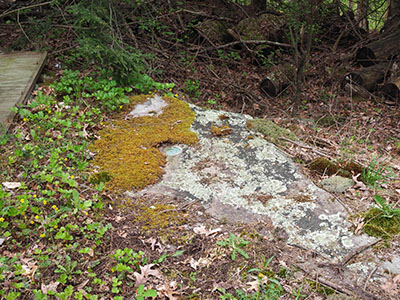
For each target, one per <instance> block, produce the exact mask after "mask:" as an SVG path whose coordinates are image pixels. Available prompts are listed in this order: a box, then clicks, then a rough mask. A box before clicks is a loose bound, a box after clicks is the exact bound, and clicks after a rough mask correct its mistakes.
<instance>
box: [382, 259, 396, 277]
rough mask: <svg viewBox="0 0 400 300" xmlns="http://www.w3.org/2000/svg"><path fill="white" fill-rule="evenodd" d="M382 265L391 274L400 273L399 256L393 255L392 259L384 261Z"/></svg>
mask: <svg viewBox="0 0 400 300" xmlns="http://www.w3.org/2000/svg"><path fill="white" fill-rule="evenodd" d="M382 267H383V268H385V269H386V270H387V271H389V272H390V273H392V274H400V256H395V257H393V258H392V261H385V262H384V263H383V264H382Z"/></svg>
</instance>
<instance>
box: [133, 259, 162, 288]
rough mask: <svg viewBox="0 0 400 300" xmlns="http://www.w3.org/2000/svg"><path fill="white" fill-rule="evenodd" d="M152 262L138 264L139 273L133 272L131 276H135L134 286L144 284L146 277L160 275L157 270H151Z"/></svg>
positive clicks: (158, 276)
mask: <svg viewBox="0 0 400 300" xmlns="http://www.w3.org/2000/svg"><path fill="white" fill-rule="evenodd" d="M153 266H154V264H148V265H145V266H143V267H142V266H140V274H139V273H138V272H134V273H133V276H135V278H136V282H135V287H138V286H139V285H141V284H145V283H146V282H147V277H149V276H154V277H157V278H160V277H161V273H160V272H159V271H158V270H152V269H151V268H152V267H153Z"/></svg>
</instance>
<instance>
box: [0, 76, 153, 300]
mask: <svg viewBox="0 0 400 300" xmlns="http://www.w3.org/2000/svg"><path fill="white" fill-rule="evenodd" d="M129 91H130V89H125V88H121V87H117V86H116V83H115V82H114V81H104V80H100V81H98V80H95V79H94V78H92V77H88V76H86V77H80V75H79V72H75V71H65V72H64V74H63V76H62V77H61V78H60V80H58V81H56V82H54V83H53V84H52V85H51V86H50V87H44V88H42V89H41V90H40V91H38V92H37V93H36V96H35V97H34V98H33V100H32V101H30V102H29V103H28V104H27V105H26V106H24V107H21V108H15V109H14V111H15V112H16V113H17V116H18V117H19V119H20V123H19V124H18V125H17V126H16V127H15V129H14V130H13V134H12V135H4V134H3V135H2V139H1V140H2V144H3V145H4V146H5V148H4V149H5V150H4V151H2V152H1V153H0V155H1V156H2V159H5V161H6V166H5V169H4V171H3V174H2V176H3V181H2V186H1V187H0V236H1V237H2V238H1V243H2V244H3V247H6V249H7V251H3V253H2V257H1V258H0V285H1V286H2V289H1V290H0V296H1V297H2V298H4V299H19V298H26V297H28V298H34V299H50V298H57V299H70V298H72V297H73V298H75V299H83V298H85V299H99V298H101V297H103V296H102V295H104V294H108V293H107V292H108V291H111V293H112V294H113V298H114V299H122V297H121V296H120V294H121V292H122V287H123V286H126V285H127V284H128V285H131V286H133V284H134V283H135V281H134V280H130V279H127V278H126V275H127V274H129V273H132V272H134V271H138V270H139V269H140V266H144V265H145V264H146V263H147V259H146V257H145V256H144V253H142V252H140V251H139V252H135V251H134V250H132V249H124V250H118V249H116V251H115V253H114V254H113V255H112V256H111V257H110V256H109V254H108V253H107V251H104V249H106V248H107V246H106V245H108V244H109V243H110V234H109V232H110V230H111V229H112V225H111V223H109V222H107V221H106V220H105V219H104V215H103V206H104V201H103V198H102V189H103V186H104V185H102V184H101V183H100V184H89V183H88V182H87V177H88V175H87V167H88V164H89V160H90V159H91V158H92V154H91V153H90V152H89V151H88V150H87V145H88V140H89V139H91V138H93V135H94V133H95V131H96V129H98V128H101V126H102V122H103V118H104V114H105V113H108V114H109V113H112V112H116V111H118V110H120V109H122V108H123V106H124V105H125V104H127V103H128V102H129V100H128V98H127V96H126V95H125V93H126V92H129ZM100 262H101V267H99V265H100ZM113 262H114V263H113ZM81 276H85V278H87V282H86V284H85V286H84V287H83V286H81V287H80V286H79V285H78V282H80V278H81ZM122 279H124V282H123V283H122ZM129 282H131V283H129ZM130 293H131V294H132V295H136V296H137V297H138V298H140V297H142V299H143V297H146V296H153V295H154V293H156V292H155V291H152V290H151V289H145V287H144V286H141V285H139V286H138V288H137V289H136V288H135V289H131V292H130Z"/></svg>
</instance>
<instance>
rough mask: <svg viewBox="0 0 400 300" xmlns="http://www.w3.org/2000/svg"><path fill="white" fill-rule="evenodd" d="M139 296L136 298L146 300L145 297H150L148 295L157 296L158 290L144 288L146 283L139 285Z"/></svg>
mask: <svg viewBox="0 0 400 300" xmlns="http://www.w3.org/2000/svg"><path fill="white" fill-rule="evenodd" d="M136 293H137V296H136V299H137V300H144V298H148V297H152V298H154V297H157V295H158V294H157V291H155V290H153V289H148V290H144V284H141V285H139V287H138V289H137V291H136Z"/></svg>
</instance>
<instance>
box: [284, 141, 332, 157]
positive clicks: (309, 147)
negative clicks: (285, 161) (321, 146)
mask: <svg viewBox="0 0 400 300" xmlns="http://www.w3.org/2000/svg"><path fill="white" fill-rule="evenodd" d="M279 139H281V140H284V141H286V142H289V143H292V144H294V145H297V146H299V147H301V148H304V149H309V150H311V151H313V152H315V153H317V154H319V155H321V156H324V157H327V158H330V159H333V158H332V157H331V156H329V155H328V154H325V153H323V152H321V151H319V150H317V149H315V148H313V147H311V146H307V145H304V144H302V143H299V142H296V141H292V140H291V139H288V138H286V137H283V136H280V137H279Z"/></svg>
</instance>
